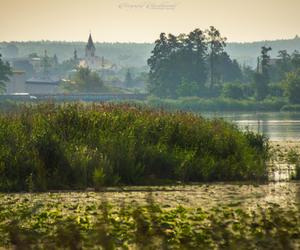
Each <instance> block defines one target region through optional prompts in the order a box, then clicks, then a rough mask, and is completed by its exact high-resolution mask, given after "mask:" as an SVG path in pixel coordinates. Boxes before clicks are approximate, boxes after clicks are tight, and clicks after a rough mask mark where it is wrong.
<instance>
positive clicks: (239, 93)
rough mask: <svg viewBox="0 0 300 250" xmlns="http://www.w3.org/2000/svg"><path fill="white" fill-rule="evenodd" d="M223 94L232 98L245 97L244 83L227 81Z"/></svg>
mask: <svg viewBox="0 0 300 250" xmlns="http://www.w3.org/2000/svg"><path fill="white" fill-rule="evenodd" d="M222 94H223V96H224V97H227V98H232V99H243V98H244V93H243V85H242V84H241V83H225V84H224V86H223V90H222Z"/></svg>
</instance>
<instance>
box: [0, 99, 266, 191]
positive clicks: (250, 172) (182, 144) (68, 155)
mask: <svg viewBox="0 0 300 250" xmlns="http://www.w3.org/2000/svg"><path fill="white" fill-rule="evenodd" d="M0 128H1V129H0V190H2V191H22V190H29V191H42V190H49V189H85V188H87V187H96V188H100V187H101V186H107V185H119V184H147V183H148V184H154V183H160V181H159V180H163V181H166V180H169V181H172V182H174V181H182V182H190V181H231V180H261V179H264V178H265V177H266V164H265V163H266V160H267V157H268V141H267V140H266V138H264V137H262V136H260V135H255V134H253V133H250V132H246V133H243V132H241V131H239V130H238V129H237V128H236V127H235V126H234V125H232V124H229V123H227V122H225V121H223V120H218V119H216V120H206V119H204V118H202V117H199V116H196V115H193V114H188V113H182V112H181V113H167V112H163V111H154V110H149V109H145V108H140V107H135V106H129V105H124V104H122V105H112V104H107V105H81V104H68V105H55V104H39V105H33V106H23V108H21V109H19V110H18V111H14V112H8V113H2V114H1V115H0Z"/></svg>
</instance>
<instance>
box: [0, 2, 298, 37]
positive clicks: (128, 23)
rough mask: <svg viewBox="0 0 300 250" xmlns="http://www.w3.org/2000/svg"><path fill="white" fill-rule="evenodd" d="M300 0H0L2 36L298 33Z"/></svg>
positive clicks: (238, 35)
mask: <svg viewBox="0 0 300 250" xmlns="http://www.w3.org/2000/svg"><path fill="white" fill-rule="evenodd" d="M299 9H300V0H0V41H12V40H13V41H15V40H42V39H43V40H67V41H78V40H80V41H82V40H84V41H85V40H87V37H88V34H89V31H91V32H92V35H93V37H94V40H95V41H99V42H114V41H120V42H121V41H122V42H128V41H135V42H153V41H154V40H155V39H156V38H157V37H158V35H159V33H160V32H166V33H169V32H170V33H174V34H178V33H183V32H189V31H191V30H192V29H194V28H201V29H205V28H207V27H208V26H210V25H214V26H216V27H217V28H218V29H220V31H221V33H222V34H223V35H225V36H226V37H227V38H228V40H229V41H242V42H244V41H255V40H271V39H277V38H292V37H294V36H295V35H296V34H300V15H299Z"/></svg>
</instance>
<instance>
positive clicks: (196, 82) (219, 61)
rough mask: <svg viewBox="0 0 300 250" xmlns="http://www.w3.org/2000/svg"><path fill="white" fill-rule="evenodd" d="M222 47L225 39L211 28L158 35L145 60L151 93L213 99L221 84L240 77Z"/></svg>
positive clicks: (239, 72) (233, 62)
mask: <svg viewBox="0 0 300 250" xmlns="http://www.w3.org/2000/svg"><path fill="white" fill-rule="evenodd" d="M225 46H226V38H224V37H222V36H221V34H220V32H219V31H218V30H217V29H216V28H214V27H210V28H209V29H208V30H206V31H202V30H200V29H196V30H194V31H192V32H190V33H189V34H180V35H179V36H174V35H172V34H169V35H166V34H165V33H161V34H160V37H159V39H158V40H156V41H155V47H154V49H153V51H152V56H151V57H150V58H149V59H148V65H149V67H150V72H149V81H150V92H151V93H153V94H155V95H158V96H162V97H176V96H184V95H185V96H188V95H200V96H216V95H217V88H219V85H220V83H222V82H232V81H238V80H242V77H243V75H242V72H241V69H240V67H239V65H238V63H237V61H236V60H231V59H230V57H229V55H228V54H227V53H226V52H225Z"/></svg>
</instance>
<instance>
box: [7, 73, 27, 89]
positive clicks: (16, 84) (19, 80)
mask: <svg viewBox="0 0 300 250" xmlns="http://www.w3.org/2000/svg"><path fill="white" fill-rule="evenodd" d="M12 73H13V74H12V76H10V81H9V82H8V83H6V93H7V94H14V93H25V92H26V84H25V83H26V72H25V71H20V70H13V72H12Z"/></svg>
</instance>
